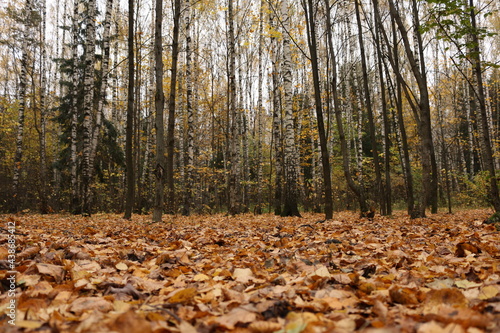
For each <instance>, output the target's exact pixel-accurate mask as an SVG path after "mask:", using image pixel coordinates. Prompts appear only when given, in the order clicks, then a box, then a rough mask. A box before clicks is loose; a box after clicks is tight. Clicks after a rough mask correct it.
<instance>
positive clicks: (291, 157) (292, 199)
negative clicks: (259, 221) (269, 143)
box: [281, 1, 301, 216]
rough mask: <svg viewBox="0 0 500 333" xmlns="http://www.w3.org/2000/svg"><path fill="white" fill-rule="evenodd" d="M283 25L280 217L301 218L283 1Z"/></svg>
mask: <svg viewBox="0 0 500 333" xmlns="http://www.w3.org/2000/svg"><path fill="white" fill-rule="evenodd" d="M281 6H282V7H281V11H282V20H283V21H282V23H283V29H284V31H283V65H282V73H283V88H284V105H283V106H284V111H285V119H284V127H285V138H284V139H285V140H284V141H285V154H284V171H285V195H284V206H283V212H282V213H281V215H282V216H301V215H300V213H299V207H298V196H299V189H298V184H297V183H298V179H299V176H298V173H297V163H298V160H297V158H296V148H295V130H294V124H293V103H292V55H291V50H290V36H289V35H288V32H289V31H290V16H289V13H288V7H287V6H288V1H283V3H282V5H281Z"/></svg>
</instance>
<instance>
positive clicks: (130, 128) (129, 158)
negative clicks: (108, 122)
mask: <svg viewBox="0 0 500 333" xmlns="http://www.w3.org/2000/svg"><path fill="white" fill-rule="evenodd" d="M128 20H129V22H128V96H127V130H126V138H125V140H126V142H125V163H126V165H127V167H126V168H127V173H126V178H127V196H126V202H125V215H124V218H125V219H131V218H132V209H133V208H134V196H135V182H134V179H135V177H134V174H135V173H134V171H135V170H134V154H133V147H132V146H133V142H132V141H133V136H134V75H135V74H134V1H133V0H129V1H128Z"/></svg>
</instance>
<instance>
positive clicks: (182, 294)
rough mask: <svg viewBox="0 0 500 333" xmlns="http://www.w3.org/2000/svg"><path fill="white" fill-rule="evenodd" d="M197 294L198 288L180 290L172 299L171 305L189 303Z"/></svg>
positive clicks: (170, 300)
mask: <svg viewBox="0 0 500 333" xmlns="http://www.w3.org/2000/svg"><path fill="white" fill-rule="evenodd" d="M196 294H197V291H196V288H186V289H182V290H179V291H178V292H176V293H175V294H174V295H173V296H172V297H170V299H169V302H170V303H187V302H189V301H190V300H192V299H193V298H194V297H195V296H196Z"/></svg>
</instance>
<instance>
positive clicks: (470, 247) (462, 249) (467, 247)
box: [455, 242, 481, 258]
mask: <svg viewBox="0 0 500 333" xmlns="http://www.w3.org/2000/svg"><path fill="white" fill-rule="evenodd" d="M471 253H474V254H477V253H481V249H480V248H479V247H477V246H476V245H474V244H472V243H469V242H461V243H458V244H457V248H456V250H455V256H457V257H462V258H463V257H466V256H467V255H468V254H471Z"/></svg>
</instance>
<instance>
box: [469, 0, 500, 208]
mask: <svg viewBox="0 0 500 333" xmlns="http://www.w3.org/2000/svg"><path fill="white" fill-rule="evenodd" d="M469 11H470V24H471V28H472V33H471V34H470V37H471V40H472V44H471V46H472V47H471V52H470V56H471V58H472V70H473V73H474V76H475V79H476V84H477V91H476V95H477V99H478V102H479V114H480V118H481V119H480V125H481V148H482V153H483V154H482V157H483V161H484V164H485V168H486V170H487V171H488V173H489V186H488V194H489V200H490V201H491V204H492V205H493V208H494V209H495V211H496V212H500V195H499V191H498V183H497V178H496V170H495V160H494V158H493V149H492V147H491V137H490V131H489V126H488V114H487V110H486V98H485V93H484V86H483V69H482V63H481V52H480V49H479V37H478V33H477V31H478V27H477V23H476V16H477V14H476V7H475V6H474V0H469Z"/></svg>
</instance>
